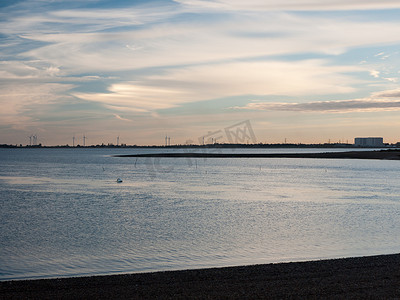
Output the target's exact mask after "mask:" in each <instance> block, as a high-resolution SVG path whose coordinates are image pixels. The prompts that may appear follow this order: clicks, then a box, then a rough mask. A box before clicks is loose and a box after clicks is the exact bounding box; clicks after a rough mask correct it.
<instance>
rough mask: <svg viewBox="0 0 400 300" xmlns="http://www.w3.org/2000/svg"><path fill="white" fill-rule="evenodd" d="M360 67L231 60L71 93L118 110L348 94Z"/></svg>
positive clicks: (319, 61) (145, 109)
mask: <svg viewBox="0 0 400 300" xmlns="http://www.w3.org/2000/svg"><path fill="white" fill-rule="evenodd" d="M360 70H362V69H360V68H359V67H343V66H330V65H329V64H328V63H327V61H325V60H304V61H299V62H287V61H263V62H234V63H222V64H219V65H215V64H210V65H201V66H192V67H187V68H185V69H172V70H169V71H168V72H166V73H165V74H162V75H150V76H147V77H144V78H143V81H137V82H123V83H116V84H113V85H111V86H110V87H109V88H108V90H109V92H107V93H74V96H76V97H78V98H80V99H83V100H86V101H94V102H98V103H102V104H103V105H106V106H107V107H109V108H113V109H117V110H131V111H136V112H146V111H147V112H149V111H153V110H161V109H166V108H171V107H175V106H178V105H181V104H183V103H188V102H196V101H202V100H209V99H218V98H222V97H229V96H239V95H249V94H253V95H285V96H295V95H297V96H298V95H310V94H312V95H322V94H330V93H349V92H354V91H355V89H354V88H353V87H352V84H355V83H356V80H354V79H353V78H351V76H349V75H346V74H345V73H351V72H359V71H360Z"/></svg>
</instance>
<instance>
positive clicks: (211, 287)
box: [0, 254, 400, 299]
mask: <svg viewBox="0 0 400 300" xmlns="http://www.w3.org/2000/svg"><path fill="white" fill-rule="evenodd" d="M0 299H400V254H393V255H380V256H371V257H359V258H345V259H333V260H321V261H310V262H295V263H279V264H266V265H254V266H242V267H227V268H213V269H200V270H185V271H168V272H156V273H139V274H129V275H110V276H94V277H76V278H64V279H41V280H26V281H5V282H0Z"/></svg>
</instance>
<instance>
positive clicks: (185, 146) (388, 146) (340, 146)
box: [0, 143, 397, 149]
mask: <svg viewBox="0 0 400 300" xmlns="http://www.w3.org/2000/svg"><path fill="white" fill-rule="evenodd" d="M0 148H11V149H14V148H17V149H42V148H44V149H46V148H56V149H58V148H61V149H91V148H96V149H97V148H100V149H103V148H106V149H108V148H111V149H126V148H128V149H129V148H139V149H142V148H144V149H146V148H150V149H151V148H155V149H158V148H160V149H181V148H182V149H190V148H194V149H198V148H199V149H202V148H221V149H226V148H250V149H252V148H257V149H259V148H261V149H262V148H266V149H270V148H272V149H274V148H287V149H292V148H295V149H296V148H316V149H325V148H338V149H382V148H384V149H395V148H397V145H395V144H386V145H383V146H381V147H372V146H368V147H362V146H356V145H354V144H342V143H332V144H328V143H326V144H302V143H299V144H262V143H259V144H205V145H195V144H182V145H181V144H177V145H169V146H164V145H125V144H123V145H113V144H108V145H105V144H102V145H89V146H82V145H77V146H71V145H56V146H45V145H41V144H40V145H31V146H30V145H9V144H0Z"/></svg>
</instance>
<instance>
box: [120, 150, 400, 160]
mask: <svg viewBox="0 0 400 300" xmlns="http://www.w3.org/2000/svg"><path fill="white" fill-rule="evenodd" d="M115 157H171V158H179V157H187V158H338V159H386V160H400V151H399V150H380V151H346V152H322V153H207V152H203V153H199V152H196V153H193V152H184V153H147V154H128V155H115Z"/></svg>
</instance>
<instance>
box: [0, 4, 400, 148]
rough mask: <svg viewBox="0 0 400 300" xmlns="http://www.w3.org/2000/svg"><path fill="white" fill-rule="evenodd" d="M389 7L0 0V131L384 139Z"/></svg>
mask: <svg viewBox="0 0 400 300" xmlns="http://www.w3.org/2000/svg"><path fill="white" fill-rule="evenodd" d="M399 16H400V1H398V0H379V1H378V0H377V1H372V0H346V1H344V0H324V1H321V0H246V1H244V0H242V1H239V0H164V1H153V0H146V1H144V0H138V1H132V0H131V1H128V0H113V1H102V0H87V1H80V0H79V1H78V0H68V1H59V0H19V1H18V0H14V1H8V0H2V1H1V3H0V144H23V145H26V144H29V142H30V139H29V137H30V136H32V135H36V136H37V141H38V143H41V144H43V145H65V144H69V145H72V143H73V137H75V145H76V144H81V145H82V144H83V136H85V137H87V140H86V145H91V144H94V145H96V144H102V143H104V144H108V143H113V144H116V143H117V137H119V142H120V143H126V144H129V145H134V144H136V145H163V144H164V142H165V136H166V135H167V136H169V137H170V143H171V144H185V143H201V137H202V136H212V135H213V133H216V132H219V133H218V134H217V135H218V136H217V135H215V136H216V137H215V138H216V139H215V140H216V141H218V142H229V141H230V140H229V137H228V136H227V134H225V133H226V132H227V131H226V129H227V128H231V127H232V126H235V124H245V125H246V126H247V127H249V126H251V128H252V132H253V134H254V135H252V137H253V138H252V139H251V141H250V142H255V141H256V142H257V143H281V142H284V141H285V140H286V142H288V143H326V142H328V141H330V142H339V141H341V142H347V141H348V142H353V141H354V138H355V137H368V136H378V137H383V138H384V141H385V142H388V143H395V142H398V141H400V82H399V78H400V17H399ZM243 122H244V123H243ZM240 126H242V125H240ZM215 140H214V141H215Z"/></svg>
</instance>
